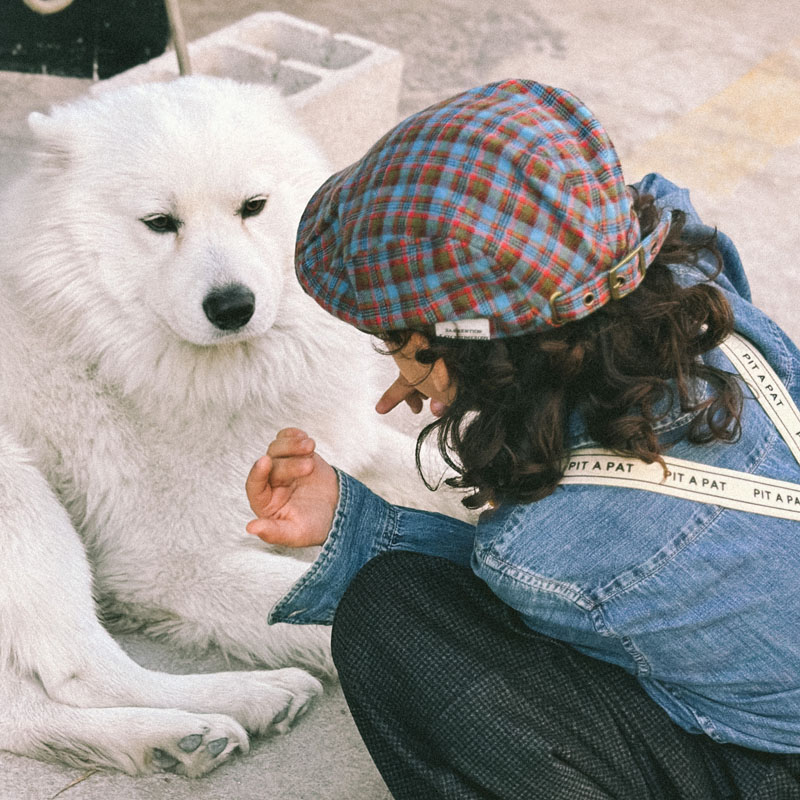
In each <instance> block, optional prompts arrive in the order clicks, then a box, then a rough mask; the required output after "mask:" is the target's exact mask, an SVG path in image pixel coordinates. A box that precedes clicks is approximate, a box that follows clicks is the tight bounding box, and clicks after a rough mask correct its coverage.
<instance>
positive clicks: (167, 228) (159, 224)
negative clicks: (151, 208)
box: [142, 214, 178, 233]
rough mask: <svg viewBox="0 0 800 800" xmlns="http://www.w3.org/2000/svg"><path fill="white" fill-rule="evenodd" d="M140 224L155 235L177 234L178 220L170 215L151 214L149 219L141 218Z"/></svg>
mask: <svg viewBox="0 0 800 800" xmlns="http://www.w3.org/2000/svg"><path fill="white" fill-rule="evenodd" d="M142 222H144V224H145V225H147V227H148V228H150V230H151V231H155V232H156V233H177V232H178V220H177V219H175V217H173V216H171V215H170V214H152V215H151V216H149V217H142Z"/></svg>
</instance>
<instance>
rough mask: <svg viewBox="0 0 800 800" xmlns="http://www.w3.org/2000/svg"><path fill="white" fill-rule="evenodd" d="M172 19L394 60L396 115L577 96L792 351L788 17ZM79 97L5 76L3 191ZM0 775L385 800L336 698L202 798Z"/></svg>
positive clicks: (793, 42)
mask: <svg viewBox="0 0 800 800" xmlns="http://www.w3.org/2000/svg"><path fill="white" fill-rule="evenodd" d="M495 6H496V7H495ZM182 8H183V13H184V18H185V19H184V22H185V26H186V29H187V33H188V35H189V38H192V39H194V38H198V37H200V36H203V35H206V34H208V33H210V32H212V31H214V30H216V29H218V28H220V27H223V26H225V25H229V24H231V23H232V22H234V21H236V20H237V19H239V18H241V17H243V16H246V15H248V14H252V13H255V12H257V11H263V10H279V11H284V12H287V13H289V14H293V15H295V16H298V17H301V18H303V19H306V20H309V21H312V22H316V23H318V24H321V25H324V26H325V27H327V28H329V29H331V30H332V31H334V32H346V33H351V34H356V35H359V36H362V37H364V38H367V39H370V40H372V41H375V42H379V43H381V44H385V45H388V46H391V47H394V48H396V49H398V50H400V51H401V52H402V53H403V54H404V55H405V57H406V70H405V77H404V84H403V91H402V95H401V107H400V113H401V114H402V115H406V114H408V113H411V112H412V111H414V110H416V109H419V108H421V107H423V106H425V105H427V104H428V103H430V102H433V101H435V100H438V99H441V98H443V97H446V96H448V95H450V94H453V93H455V92H457V91H460V90H462V89H465V88H467V87H469V86H472V85H476V84H478V83H483V82H486V81H490V80H495V79H500V78H504V77H509V76H515V77H529V78H534V79H537V80H541V81H545V82H550V83H553V84H555V85H559V86H563V87H564V88H568V89H571V90H572V91H573V92H575V93H576V94H577V95H578V96H579V97H581V98H582V99H583V100H584V101H585V102H587V104H588V105H589V106H590V107H591V108H592V109H593V110H594V112H595V113H596V114H597V116H598V117H599V118H600V119H601V120H602V121H603V122H604V123H605V125H606V127H607V128H608V130H609V131H610V133H611V135H612V138H613V139H614V141H615V143H616V145H617V148H618V150H619V152H620V155H621V158H622V164H623V168H624V170H625V174H626V176H627V178H628V180H631V181H632V180H635V179H637V178H639V177H641V176H642V175H643V174H645V173H646V172H648V171H651V170H656V171H660V172H662V173H664V174H665V175H666V176H667V177H670V178H672V179H673V180H675V181H676V182H679V183H683V184H684V185H686V186H689V187H690V188H691V189H692V195H693V198H694V201H695V205H696V206H697V208H698V210H699V211H700V213H701V215H702V216H703V217H704V219H705V220H706V221H707V222H709V223H711V224H716V225H718V226H719V227H720V228H721V229H722V230H724V231H725V232H726V233H728V234H729V235H730V236H731V237H732V238H733V240H734V241H735V242H736V243H737V245H738V246H739V249H740V251H741V254H742V257H743V261H744V264H745V268H746V270H747V272H748V275H749V277H750V280H751V283H752V287H753V296H754V300H755V302H756V303H757V304H758V305H760V306H761V307H762V308H763V309H764V310H766V311H767V312H768V313H769V314H770V315H771V316H772V317H773V318H774V319H775V320H776V321H777V322H778V323H779V324H780V325H781V326H782V327H783V328H784V329H785V330H786V331H787V332H788V333H789V334H790V336H791V337H792V338H793V339H794V340H795V341H796V342H800V316H799V315H798V314H797V312H796V309H797V306H798V304H800V292H799V291H798V290H799V289H800V279H798V276H797V274H796V270H795V267H794V263H795V258H796V253H798V252H799V251H800V224H799V223H798V222H797V217H796V211H795V207H796V197H797V191H798V190H797V186H798V183H800V16H798V14H797V10H796V8H794V6H793V4H791V3H771V4H767V3H762V2H755V0H725V2H722V0H709V2H706V3H699V2H697V1H696V0H695V1H694V2H692V0H673V2H671V3H669V4H659V3H653V2H652V0H649V1H648V2H645V1H644V0H635V1H633V0H632V1H630V2H622V1H621V2H615V3H588V2H585V0H538V1H537V0H528V2H517V3H515V4H513V5H510V6H509V5H507V4H502V7H501V4H488V3H485V2H482V0H438V1H437V0H403V2H400V1H399V0H394V2H384V3H376V2H374V0H282V1H279V2H273V3H270V4H263V3H260V2H256V1H255V0H227V2H225V3H216V2H213V1H212V0H193V1H191V2H190V0H184V2H183V3H182ZM85 89H86V82H82V81H71V80H66V79H55V78H42V77H41V76H26V77H25V78H20V76H4V75H3V74H2V73H0V178H2V177H3V176H4V175H8V174H10V172H13V170H14V168H15V167H16V163H17V161H16V158H15V153H16V151H17V149H18V147H19V146H21V144H22V143H23V142H24V138H25V129H24V125H23V123H22V118H23V117H24V114H25V113H26V112H27V111H28V110H31V109H33V108H45V107H46V106H47V105H48V104H49V103H50V102H52V101H59V100H62V99H66V98H68V97H70V96H74V95H76V94H79V93H80V92H82V91H85ZM124 644H125V646H126V647H127V648H128V649H129V650H130V652H131V653H132V654H133V656H134V657H135V658H136V659H137V660H139V661H141V662H142V663H145V664H146V665H148V666H153V667H160V668H165V669H169V670H174V671H188V670H190V669H202V670H209V669H213V668H215V665H218V664H220V660H219V658H218V657H216V656H213V655H210V656H208V657H205V658H203V659H200V660H199V662H198V660H197V659H192V658H191V657H189V656H187V655H185V654H181V653H177V652H174V651H173V650H171V649H169V648H167V647H165V646H162V645H154V644H152V643H149V642H146V641H144V640H141V639H137V638H135V637H134V638H131V639H128V640H125V642H124ZM0 773H1V774H2V777H0V798H2V800H27V799H28V798H30V799H31V800H34V799H35V800H40V799H41V800H44V798H51V797H54V796H55V795H56V794H57V793H59V792H62V790H63V793H61V794H60V795H59V797H62V798H65V800H90V799H91V800H100V798H103V799H105V798H126V799H127V798H131V799H139V798H142V799H143V798H169V799H172V798H175V799H176V800H177V799H178V798H198V799H199V800H205V799H208V800H211V799H212V798H214V799H216V798H233V800H255V798H263V799H264V800H277V798H280V799H281V800H300V799H301V798H302V799H303V800H386V799H387V798H388V797H389V795H388V792H387V790H386V788H385V786H384V785H383V783H382V782H381V780H380V777H379V776H378V775H377V773H376V771H375V769H374V768H373V767H372V765H371V763H370V761H369V758H368V756H367V755H366V753H365V752H364V749H363V747H362V746H361V744H360V743H359V739H358V735H357V732H356V731H355V728H354V726H353V723H352V721H351V719H350V718H349V716H348V713H347V710H346V707H345V705H344V703H343V701H342V698H341V694H340V693H339V692H338V690H337V689H335V688H332V689H331V690H330V691H329V692H328V693H327V695H326V697H325V698H324V699H323V700H322V701H321V702H319V703H318V704H317V706H316V707H315V708H314V709H313V710H312V712H311V713H309V714H308V715H307V716H306V717H305V718H304V719H303V720H301V722H300V723H299V724H298V725H297V726H296V728H295V729H294V730H293V731H292V732H291V733H290V734H289V735H287V736H285V737H282V738H280V739H265V740H261V741H258V742H256V743H255V747H254V749H253V751H252V752H251V753H250V754H249V755H248V756H247V757H244V758H239V759H236V760H234V761H232V762H231V763H229V764H226V765H224V766H223V767H221V768H220V769H219V770H217V771H216V772H214V773H212V774H211V775H210V776H208V777H207V778H204V779H202V780H199V781H188V780H185V779H182V778H179V777H175V776H169V775H157V776H151V777H147V778H140V779H132V778H128V777H126V776H122V775H117V774H109V773H95V774H92V775H88V776H86V775H85V773H83V772H81V771H79V770H73V769H67V768H63V767H59V766H54V765H47V764H42V763H39V762H34V761H29V760H27V759H21V758H16V757H14V756H11V755H8V754H0ZM82 778H83V780H81V779H82ZM75 781H79V782H77V783H74V784H73V782H75ZM71 784H73V785H71ZM67 787H69V788H67ZM421 800H424V799H423V798H421Z"/></svg>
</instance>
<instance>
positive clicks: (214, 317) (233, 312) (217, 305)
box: [203, 283, 256, 331]
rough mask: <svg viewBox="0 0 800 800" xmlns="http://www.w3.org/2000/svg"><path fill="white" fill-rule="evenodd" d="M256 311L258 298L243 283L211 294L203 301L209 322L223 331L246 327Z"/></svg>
mask: <svg viewBox="0 0 800 800" xmlns="http://www.w3.org/2000/svg"><path fill="white" fill-rule="evenodd" d="M255 310H256V296H255V295H254V294H253V293H252V292H251V291H250V290H249V289H248V288H247V287H246V286H242V284H241V283H230V284H228V285H227V286H221V287H220V288H219V289H214V290H213V291H211V292H209V293H208V294H207V295H206V297H205V300H203V311H205V314H206V316H207V317H208V320H209V322H210V323H211V324H212V325H214V326H215V327H217V328H219V329H220V330H222V331H235V330H237V329H239V328H242V327H244V326H245V325H247V323H248V322H249V321H250V317H252V316H253V312H254V311H255Z"/></svg>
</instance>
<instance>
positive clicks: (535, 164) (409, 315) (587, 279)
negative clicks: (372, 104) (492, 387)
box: [295, 80, 669, 338]
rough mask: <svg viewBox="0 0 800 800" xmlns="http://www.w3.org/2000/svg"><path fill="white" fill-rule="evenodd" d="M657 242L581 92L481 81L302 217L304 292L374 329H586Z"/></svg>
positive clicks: (335, 185)
mask: <svg viewBox="0 0 800 800" xmlns="http://www.w3.org/2000/svg"><path fill="white" fill-rule="evenodd" d="M668 230H669V215H668V214H665V215H664V217H663V218H662V220H661V222H660V223H659V225H658V226H657V228H656V230H655V231H654V232H653V233H652V234H651V235H650V236H649V237H648V238H647V240H646V241H644V242H643V241H641V240H640V238H641V237H640V230H639V222H638V219H637V217H636V215H635V213H634V212H633V208H632V203H631V198H630V196H629V194H628V191H627V189H626V186H625V182H624V179H623V176H622V170H621V168H620V165H619V159H618V157H617V154H616V152H615V150H614V147H613V145H612V143H611V141H610V139H609V137H608V135H607V134H606V132H605V131H604V130H603V128H602V126H601V125H600V123H599V122H598V121H597V120H596V119H595V118H594V116H593V115H592V113H591V112H590V111H589V110H588V109H587V108H586V107H585V106H584V105H583V104H582V103H581V102H580V101H579V100H578V99H577V98H575V97H574V96H573V95H571V94H569V93H568V92H565V91H563V90H561V89H556V88H553V87H550V86H543V85H541V84H538V83H534V82H532V81H524V80H508V81H504V82H501V83H493V84H490V85H488V86H482V87H478V88H476V89H472V90H470V91H467V92H464V93H462V94H459V95H456V96H455V97H452V98H450V99H449V100H445V101H444V102H441V103H438V104H436V105H433V106H431V107H430V108H427V109H425V110H424V111H421V112H419V113H417V114H414V115H413V116H411V117H409V118H408V119H406V120H405V121H403V122H401V123H400V124H399V125H397V126H396V127H395V128H393V129H392V130H391V131H389V133H387V134H386V135H385V136H384V137H383V138H381V139H380V140H379V141H378V142H377V143H376V144H375V145H374V146H373V147H372V148H371V149H370V150H369V151H368V152H367V153H366V155H365V156H364V157H363V158H362V159H361V160H360V161H357V162H356V163H354V164H352V165H351V166H349V167H347V168H346V169H344V170H342V171H341V172H338V173H336V174H335V175H333V176H331V177H330V178H329V179H328V180H327V181H326V182H325V183H324V184H323V185H322V186H321V187H320V188H319V189H318V190H317V192H316V193H315V194H314V196H313V197H312V198H311V200H310V202H309V203H308V206H307V207H306V209H305V212H304V214H303V217H302V220H301V222H300V226H299V229H298V235H297V247H296V253H295V268H296V272H297V277H298V280H299V281H300V284H301V285H302V286H303V288H304V289H305V291H306V292H307V293H308V294H310V295H311V296H312V297H313V298H315V299H316V301H317V302H318V303H319V304H320V305H321V306H322V307H323V308H325V309H326V310H327V311H329V312H330V313H331V314H333V315H334V316H336V317H339V318H340V319H342V320H344V321H345V322H348V323H350V324H351V325H354V326H355V327H357V328H359V329H361V330H364V331H367V332H370V333H379V332H382V331H388V330H392V329H412V330H413V329H417V330H420V329H427V328H428V326H435V331H436V335H438V336H454V337H470V338H495V337H502V336H515V335H518V334H522V333H527V332H530V331H537V330H544V329H546V328H548V327H551V326H554V325H561V324H563V323H565V322H570V321H572V320H576V319H579V318H581V317H584V316H586V315H587V314H590V313H591V312H593V311H595V310H596V309H598V308H600V307H601V306H602V305H604V304H605V303H607V302H609V301H610V300H612V299H617V298H619V297H622V296H624V295H626V294H628V293H629V292H631V291H632V290H633V289H635V288H636V287H637V286H638V285H639V283H640V282H641V280H642V278H643V276H644V274H645V270H646V269H647V267H648V265H649V264H650V262H651V261H652V259H653V258H654V257H655V254H656V253H657V252H658V249H659V248H660V247H661V244H662V243H663V240H664V238H665V237H666V234H667V232H668Z"/></svg>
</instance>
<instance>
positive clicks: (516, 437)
mask: <svg viewBox="0 0 800 800" xmlns="http://www.w3.org/2000/svg"><path fill="white" fill-rule="evenodd" d="M634 208H635V210H636V213H637V215H638V217H639V222H640V227H641V230H642V236H643V237H644V236H646V235H647V234H648V233H649V232H650V231H651V230H653V228H654V227H655V225H656V223H657V220H658V218H659V210H658V209H657V208H656V206H655V204H654V201H653V198H652V197H651V196H649V195H641V196H639V195H635V200H634ZM672 213H673V219H672V227H671V229H670V233H669V235H668V237H667V239H666V241H665V242H664V245H663V247H662V248H661V251H660V252H659V254H658V256H657V257H656V258H655V260H654V261H653V263H652V264H651V266H650V268H649V269H648V271H647V275H646V276H645V278H644V280H643V281H642V283H641V284H640V286H639V287H638V288H637V289H636V291H634V292H631V293H630V294H629V295H627V296H626V297H623V298H621V299H620V300H617V301H614V302H610V303H607V304H606V305H605V306H603V307H602V308H600V309H598V310H597V311H596V312H594V313H593V314H590V315H589V316H587V317H584V318H583V319H581V320H578V321H575V322H571V323H568V324H566V325H564V326H562V327H558V328H554V329H552V330H549V331H546V332H542V333H530V334H524V335H521V336H515V337H508V338H503V339H496V340H490V341H480V340H459V339H445V338H437V337H436V336H435V335H434V333H433V329H432V328H428V329H423V330H421V331H419V332H420V333H423V334H424V335H425V337H426V339H427V340H428V344H427V346H426V347H423V348H422V349H420V350H419V351H418V352H417V354H416V359H417V361H419V362H420V363H422V364H430V365H432V364H434V363H435V362H436V360H437V359H439V358H442V359H443V360H444V363H445V365H446V366H447V369H448V372H449V374H450V376H451V378H452V379H453V380H454V381H455V384H456V386H457V392H456V397H455V399H454V400H453V402H452V403H451V404H450V406H449V408H448V409H447V411H446V413H445V414H444V415H443V416H442V417H440V418H439V419H437V420H435V421H434V422H432V423H430V424H429V425H427V426H426V427H425V428H423V430H422V431H421V433H420V435H419V438H418V439H417V469H418V470H419V471H420V474H421V475H422V477H423V480H425V481H426V484H427V485H428V486H429V488H433V487H432V486H430V484H429V483H428V481H427V480H426V479H425V476H424V474H423V472H422V468H421V463H420V453H421V448H422V445H423V443H424V441H425V440H426V439H427V438H428V437H429V436H430V435H431V434H433V433H434V432H436V433H437V439H438V448H439V452H440V453H441V455H442V457H443V458H444V460H445V462H446V463H447V464H448V465H449V466H450V467H452V468H453V469H454V470H455V472H456V473H457V475H456V477H453V478H449V479H447V481H446V483H448V484H449V485H451V486H454V487H457V488H461V489H467V490H474V491H472V493H471V494H469V495H468V496H467V497H466V498H464V500H462V502H463V503H464V505H465V506H467V507H468V508H480V507H482V506H484V505H486V504H492V505H498V504H500V503H502V502H504V501H511V502H518V503H528V502H532V501H535V500H539V499H541V498H543V497H546V496H547V495H548V494H550V493H551V492H552V491H553V490H554V489H555V487H556V485H557V484H558V482H559V481H560V480H561V478H562V476H563V474H564V469H565V466H566V457H567V455H568V452H567V451H566V431H567V422H568V420H569V418H570V415H571V414H572V413H573V411H575V410H578V411H579V412H580V413H581V415H582V417H583V419H584V420H585V422H586V426H587V430H588V433H589V434H590V435H591V436H592V438H593V439H595V440H596V441H597V442H599V443H600V444H601V445H603V446H604V447H607V448H609V449H611V450H614V451H616V452H619V453H625V454H629V455H632V456H635V457H636V458H639V459H641V460H642V461H644V462H646V463H648V464H650V463H653V462H660V463H661V465H662V466H664V467H665V465H664V461H663V456H662V452H663V450H664V449H665V446H664V445H663V444H662V443H660V442H659V440H658V436H657V434H656V432H655V430H654V425H655V424H656V423H657V422H658V421H659V420H660V419H662V418H664V416H666V414H668V413H669V411H670V410H671V409H672V408H673V407H674V406H675V404H676V403H678V404H679V405H680V408H681V410H682V411H684V412H690V413H694V416H693V418H692V421H691V424H690V426H689V429H688V433H687V436H688V439H689V440H690V441H692V442H697V443H706V442H712V441H727V442H731V441H736V440H737V439H738V438H739V435H740V416H741V409H742V390H741V386H740V384H739V381H738V378H737V377H736V376H735V375H732V374H731V373H728V372H724V371H722V370H720V369H716V368H714V367H711V366H707V365H705V364H703V362H702V361H701V360H700V359H699V358H698V356H700V355H701V354H702V353H705V352H706V351H708V350H711V349H712V348H714V347H716V346H717V345H718V344H720V342H722V341H723V340H724V339H725V338H726V337H727V336H728V335H729V334H730V333H731V331H732V330H733V314H732V311H731V309H730V306H729V305H728V303H727V301H726V300H725V298H724V296H723V295H722V293H721V292H720V291H719V290H718V289H716V288H715V287H714V286H711V285H709V284H708V283H704V282H701V283H698V284H696V285H693V286H690V287H688V288H684V287H681V286H679V285H678V284H677V283H676V281H675V280H674V278H673V275H672V273H671V271H670V269H669V267H668V265H669V264H676V263H683V264H693V263H696V261H697V259H698V258H699V256H700V254H701V253H702V252H703V251H707V252H710V253H712V254H713V256H714V257H715V258H716V261H717V265H718V271H719V269H721V268H722V259H721V256H720V254H719V250H718V249H717V246H716V242H715V239H716V234H713V235H712V236H710V237H708V238H706V239H704V240H702V241H697V240H692V241H689V240H687V239H686V238H685V237H684V236H683V235H682V232H683V229H684V227H685V223H686V219H685V214H684V213H683V212H681V211H673V212H672ZM412 333H413V332H412V331H408V330H401V331H389V332H387V333H386V334H385V335H384V336H382V337H381V338H382V339H383V340H384V341H385V342H386V343H387V345H388V352H390V353H393V352H397V351H398V350H399V349H401V348H402V347H404V346H405V344H406V343H407V342H408V340H409V338H410V337H411V335H412ZM698 382H700V383H698ZM702 383H705V384H706V385H707V387H708V391H707V392H703V393H698V392H697V391H693V388H694V389H696V387H697V386H698V385H702ZM698 394H700V396H701V399H696V398H697V396H698ZM665 469H666V467H665Z"/></svg>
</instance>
